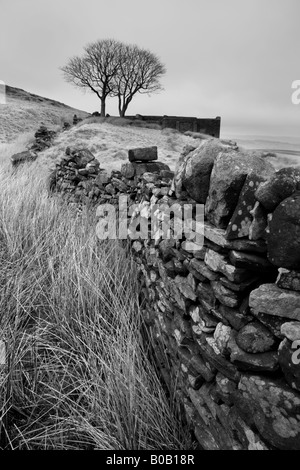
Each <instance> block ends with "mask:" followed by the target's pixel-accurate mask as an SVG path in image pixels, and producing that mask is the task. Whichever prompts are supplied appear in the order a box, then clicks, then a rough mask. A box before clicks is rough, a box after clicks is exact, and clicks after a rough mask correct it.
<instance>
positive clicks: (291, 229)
mask: <svg viewBox="0 0 300 470" xmlns="http://www.w3.org/2000/svg"><path fill="white" fill-rule="evenodd" d="M267 244H268V257H269V259H270V261H271V262H272V263H273V264H274V265H275V266H278V267H282V268H286V269H291V270H296V271H297V270H300V191H298V192H296V193H294V195H293V196H291V197H289V198H287V199H285V200H284V201H283V202H281V203H280V204H279V206H277V208H276V209H275V211H274V212H273V215H272V218H271V220H270V222H269V233H268V236H267Z"/></svg>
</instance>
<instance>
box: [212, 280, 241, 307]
mask: <svg viewBox="0 0 300 470" xmlns="http://www.w3.org/2000/svg"><path fill="white" fill-rule="evenodd" d="M211 286H212V289H213V291H214V294H215V296H216V298H217V299H218V300H219V301H220V302H221V303H222V304H224V305H226V306H227V307H231V308H234V307H237V305H238V304H239V298H238V296H237V294H236V293H235V292H233V291H231V290H230V289H227V287H225V286H223V284H222V283H221V282H218V281H213V282H211Z"/></svg>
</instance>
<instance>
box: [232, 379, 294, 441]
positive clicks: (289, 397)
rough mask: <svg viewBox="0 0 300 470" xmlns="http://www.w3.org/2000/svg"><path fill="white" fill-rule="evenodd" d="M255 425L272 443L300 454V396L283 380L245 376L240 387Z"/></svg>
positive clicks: (264, 437)
mask: <svg viewBox="0 0 300 470" xmlns="http://www.w3.org/2000/svg"><path fill="white" fill-rule="evenodd" d="M238 388H239V390H240V392H241V395H242V398H243V403H244V405H245V406H246V407H248V408H249V409H251V411H252V413H251V424H252V423H254V425H255V426H256V428H257V429H258V431H259V433H260V434H261V436H262V437H263V439H265V440H266V441H267V442H268V443H270V444H271V445H273V446H275V447H277V448H279V449H282V450H300V395H299V394H298V393H297V392H294V391H293V390H291V389H290V388H289V387H288V386H287V385H285V384H284V383H283V382H282V381H280V380H272V379H269V378H266V377H259V376H248V375H244V376H243V377H242V378H241V380H240V382H239V386H238Z"/></svg>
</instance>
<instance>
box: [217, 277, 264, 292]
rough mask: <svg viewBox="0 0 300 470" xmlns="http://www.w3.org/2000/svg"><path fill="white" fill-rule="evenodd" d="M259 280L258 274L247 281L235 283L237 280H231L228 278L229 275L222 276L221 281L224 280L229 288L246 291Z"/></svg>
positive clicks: (235, 290)
mask: <svg viewBox="0 0 300 470" xmlns="http://www.w3.org/2000/svg"><path fill="white" fill-rule="evenodd" d="M258 280H259V277H257V276H254V277H251V278H250V279H247V280H246V281H244V282H240V283H238V284H237V283H235V282H231V281H229V280H228V279H227V277H221V278H220V282H222V284H223V285H224V286H225V287H227V288H228V289H231V290H233V291H234V292H244V291H246V290H248V289H250V287H252V286H253V285H255V284H256V283H257V282H258Z"/></svg>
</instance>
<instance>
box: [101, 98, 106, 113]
mask: <svg viewBox="0 0 300 470" xmlns="http://www.w3.org/2000/svg"><path fill="white" fill-rule="evenodd" d="M101 116H102V117H105V98H102V99H101Z"/></svg>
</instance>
